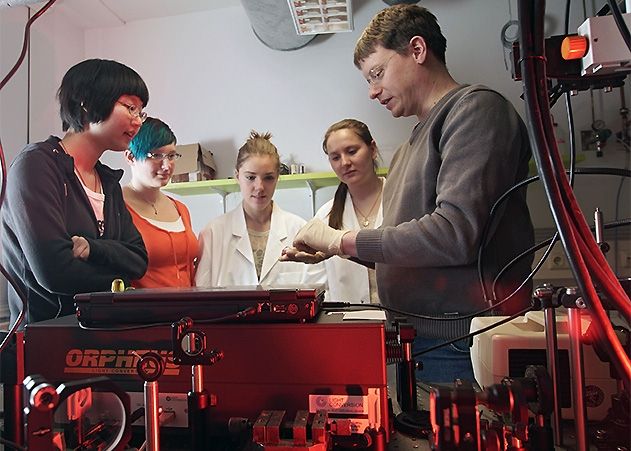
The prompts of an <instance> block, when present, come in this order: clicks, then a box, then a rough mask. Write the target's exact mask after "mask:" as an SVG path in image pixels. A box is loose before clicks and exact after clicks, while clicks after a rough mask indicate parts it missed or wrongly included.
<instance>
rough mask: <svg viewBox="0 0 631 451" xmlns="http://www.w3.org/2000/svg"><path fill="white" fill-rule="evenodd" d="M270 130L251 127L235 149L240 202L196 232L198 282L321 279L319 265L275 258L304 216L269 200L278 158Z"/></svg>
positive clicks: (228, 283)
mask: <svg viewBox="0 0 631 451" xmlns="http://www.w3.org/2000/svg"><path fill="white" fill-rule="evenodd" d="M270 138H271V134H270V133H265V134H259V133H257V132H255V131H252V132H251V133H250V137H249V138H248V140H247V141H246V142H245V144H244V145H243V146H242V147H241V148H240V149H239V153H238V156H237V163H236V168H235V178H236V180H237V182H238V183H239V188H240V190H241V196H242V197H243V200H242V202H241V204H240V205H239V206H238V207H237V208H235V209H234V210H232V211H230V212H228V213H226V214H224V215H222V216H220V217H218V218H216V219H213V220H212V221H210V223H209V224H208V225H207V226H206V227H205V228H204V230H202V232H201V233H200V234H199V249H200V252H199V253H200V257H199V266H198V268H197V275H196V277H195V282H196V285H197V286H211V287H215V286H242V285H259V284H260V285H264V286H270V287H273V286H279V285H302V284H315V283H324V282H325V271H324V266H323V265H322V264H321V263H320V264H317V265H303V264H301V263H296V262H280V261H279V260H278V258H279V256H280V255H281V251H282V249H283V248H285V247H287V246H291V244H292V242H293V239H294V236H295V234H296V232H297V231H298V229H300V227H302V226H303V225H304V224H305V220H304V219H302V218H300V217H298V216H296V215H294V214H292V213H288V212H286V211H283V210H282V209H281V208H280V207H279V206H278V205H277V204H276V203H275V202H274V201H273V200H272V197H273V196H274V191H275V189H276V184H277V183H278V177H279V176H280V158H279V156H278V151H277V150H276V147H275V146H274V144H272V142H271V141H270Z"/></svg>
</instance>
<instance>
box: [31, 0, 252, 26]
mask: <svg viewBox="0 0 631 451" xmlns="http://www.w3.org/2000/svg"><path fill="white" fill-rule="evenodd" d="M44 4H45V3H37V4H34V5H32V7H33V9H34V10H35V11H36V10H38V9H39V8H40V7H41V6H43V5H44ZM240 5H241V2H240V1H239V0H57V2H56V3H55V4H54V5H53V6H52V7H51V8H52V9H58V10H59V11H60V12H63V13H64V14H65V15H67V16H68V17H69V18H70V19H71V20H72V21H73V22H75V23H76V24H77V26H79V27H82V28H99V27H110V26H117V25H122V24H125V23H127V22H132V21H135V20H143V19H150V18H153V17H167V16H177V15H180V14H189V13H193V12H197V11H208V10H213V9H219V8H227V7H231V6H240Z"/></svg>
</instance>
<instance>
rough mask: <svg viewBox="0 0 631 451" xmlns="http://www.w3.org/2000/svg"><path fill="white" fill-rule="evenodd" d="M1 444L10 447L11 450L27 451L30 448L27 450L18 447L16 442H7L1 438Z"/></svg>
mask: <svg viewBox="0 0 631 451" xmlns="http://www.w3.org/2000/svg"><path fill="white" fill-rule="evenodd" d="M0 443H1V444H3V445H4V446H8V447H9V448H11V449H17V450H18V451H27V450H28V448H26V447H24V446H20V445H18V444H17V443H15V442H12V441H10V440H7V439H6V438H2V437H0Z"/></svg>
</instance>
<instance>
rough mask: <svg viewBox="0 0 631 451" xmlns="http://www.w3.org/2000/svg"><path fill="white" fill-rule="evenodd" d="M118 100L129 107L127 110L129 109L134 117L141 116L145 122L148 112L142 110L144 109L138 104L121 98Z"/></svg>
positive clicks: (141, 119)
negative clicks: (125, 101)
mask: <svg viewBox="0 0 631 451" xmlns="http://www.w3.org/2000/svg"><path fill="white" fill-rule="evenodd" d="M117 102H118V103H120V104H121V105H123V106H124V107H125V108H127V111H129V114H130V115H131V117H132V118H134V119H136V118H139V119H140V121H141V122H145V119H147V113H145V112H144V111H142V109H141V108H138V107H137V106H136V105H130V104H128V103H123V102H121V101H120V100H117Z"/></svg>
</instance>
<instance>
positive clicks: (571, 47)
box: [561, 35, 587, 60]
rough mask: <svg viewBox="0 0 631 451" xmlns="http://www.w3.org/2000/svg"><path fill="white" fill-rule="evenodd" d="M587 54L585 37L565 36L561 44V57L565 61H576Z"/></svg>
mask: <svg viewBox="0 0 631 451" xmlns="http://www.w3.org/2000/svg"><path fill="white" fill-rule="evenodd" d="M586 53H587V38H585V36H578V35H574V36H566V38H565V39H563V42H562V43H561V56H562V57H563V59H565V60H577V59H580V58H582V57H584V56H585V54H586Z"/></svg>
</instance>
